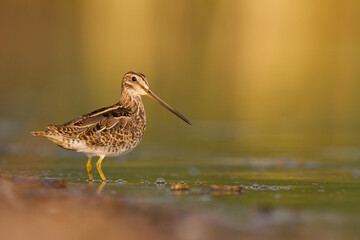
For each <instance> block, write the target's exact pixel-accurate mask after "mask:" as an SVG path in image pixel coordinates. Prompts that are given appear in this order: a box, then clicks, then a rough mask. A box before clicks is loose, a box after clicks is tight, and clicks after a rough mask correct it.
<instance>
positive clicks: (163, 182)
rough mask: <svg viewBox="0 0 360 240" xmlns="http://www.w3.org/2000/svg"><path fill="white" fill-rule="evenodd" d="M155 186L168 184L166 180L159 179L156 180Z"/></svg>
mask: <svg viewBox="0 0 360 240" xmlns="http://www.w3.org/2000/svg"><path fill="white" fill-rule="evenodd" d="M155 184H166V182H165V179H164V178H158V179H156V181H155Z"/></svg>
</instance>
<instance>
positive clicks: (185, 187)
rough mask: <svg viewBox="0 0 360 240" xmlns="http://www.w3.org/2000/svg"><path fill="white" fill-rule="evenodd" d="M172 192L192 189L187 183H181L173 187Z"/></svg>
mask: <svg viewBox="0 0 360 240" xmlns="http://www.w3.org/2000/svg"><path fill="white" fill-rule="evenodd" d="M170 190H172V191H189V190H190V187H189V186H188V185H187V184H186V183H183V182H179V183H178V184H173V185H171V187H170Z"/></svg>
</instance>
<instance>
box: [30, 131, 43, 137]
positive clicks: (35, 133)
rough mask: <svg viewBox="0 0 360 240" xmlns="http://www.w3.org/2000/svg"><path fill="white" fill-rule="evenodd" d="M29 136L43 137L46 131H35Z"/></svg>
mask: <svg viewBox="0 0 360 240" xmlns="http://www.w3.org/2000/svg"><path fill="white" fill-rule="evenodd" d="M31 134H32V135H34V136H45V135H46V131H36V132H31Z"/></svg>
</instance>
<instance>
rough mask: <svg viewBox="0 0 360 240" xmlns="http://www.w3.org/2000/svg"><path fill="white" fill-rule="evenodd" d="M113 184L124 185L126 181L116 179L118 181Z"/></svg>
mask: <svg viewBox="0 0 360 240" xmlns="http://www.w3.org/2000/svg"><path fill="white" fill-rule="evenodd" d="M115 182H117V183H119V184H123V183H126V181H125V180H122V179H118V180H116V181H115Z"/></svg>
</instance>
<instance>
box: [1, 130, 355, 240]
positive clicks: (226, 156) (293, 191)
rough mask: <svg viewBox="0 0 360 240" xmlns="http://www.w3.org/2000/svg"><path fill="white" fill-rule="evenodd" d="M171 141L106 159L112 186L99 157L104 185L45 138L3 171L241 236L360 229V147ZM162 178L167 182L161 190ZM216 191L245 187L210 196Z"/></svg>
mask: <svg viewBox="0 0 360 240" xmlns="http://www.w3.org/2000/svg"><path fill="white" fill-rule="evenodd" d="M169 138H170V139H171V140H172V139H174V141H175V143H173V142H171V141H170V140H169V141H168V142H167V143H161V142H160V143H157V145H155V144H152V143H150V142H148V141H147V140H145V144H144V145H140V147H138V148H137V149H135V150H134V151H133V152H132V153H130V154H129V155H127V156H125V157H121V158H105V160H104V162H103V165H102V169H103V171H104V174H105V176H106V177H107V179H108V182H107V183H106V184H105V185H101V183H100V181H98V179H99V176H98V174H97V173H96V169H95V166H94V165H95V164H94V163H95V161H96V159H93V174H94V177H95V179H97V180H96V181H95V182H94V183H89V182H88V181H87V173H86V171H85V164H86V161H87V159H86V157H85V156H83V155H82V154H78V153H73V152H69V151H65V150H62V149H60V148H57V147H56V146H53V145H52V144H51V143H47V141H46V140H45V139H36V140H35V145H34V144H33V143H32V144H31V145H26V144H14V145H3V149H2V150H3V151H2V152H3V154H2V155H1V157H0V168H1V169H2V173H5V174H12V175H21V176H36V177H42V178H57V179H64V180H66V181H67V182H68V183H69V185H70V187H71V188H75V189H84V188H86V187H88V186H89V184H92V185H91V188H92V189H93V190H94V191H100V190H101V192H100V194H102V195H105V196H114V197H121V198H122V199H125V200H126V201H129V202H141V203H146V204H152V205H154V206H158V207H170V208H173V207H175V208H177V209H184V210H186V211H189V212H193V211H195V212H202V213H206V215H207V217H210V218H211V217H213V218H214V219H217V220H219V219H221V222H223V224H224V225H226V226H227V227H230V228H233V229H238V230H247V231H256V230H258V229H263V228H267V227H270V228H275V229H276V228H279V229H278V230H279V231H284V230H283V227H290V228H291V227H297V228H300V229H308V228H310V229H315V228H319V231H325V232H330V233H334V234H341V236H343V235H347V234H349V236H350V235H352V234H353V233H355V232H356V231H357V228H358V226H360V222H359V218H358V217H359V215H360V205H359V204H358V203H359V200H360V165H359V159H358V153H359V152H360V151H359V149H356V148H336V147H332V148H331V147H327V148H321V149H320V148H310V149H309V148H305V147H304V148H301V149H302V150H301V151H294V150H287V151H282V152H281V151H278V150H277V151H267V150H264V151H262V152H260V151H254V149H256V148H250V149H249V150H248V151H244V150H243V148H242V147H241V149H242V150H241V151H239V150H238V149H237V147H236V146H241V141H234V142H232V143H231V144H227V143H229V141H228V142H226V141H222V142H218V144H216V145H215V144H214V143H212V142H211V141H209V140H208V141H203V142H202V144H201V145H200V147H196V144H197V143H196V142H197V141H199V140H197V139H191V138H190V141H189V142H186V143H178V142H177V141H180V140H176V137H169ZM188 140H189V139H188ZM232 141H233V140H232ZM264 142H266V141H264ZM211 144H214V145H213V146H212V147H209V148H207V147H204V146H206V145H211ZM258 144H259V145H263V144H264V143H261V142H260V141H259V142H258ZM277 144H278V145H279V142H278V143H277ZM162 145H163V146H162ZM215 146H216V147H215ZM234 146H235V147H234ZM274 148H275V147H274ZM278 148H280V147H279V146H278ZM182 149H186V151H183V150H182ZM207 149H208V151H206V150H207ZM284 149H286V147H284ZM304 149H305V151H304ZM291 155H292V156H294V157H290V156H291ZM158 178H163V179H164V180H165V183H164V184H157V183H156V182H157V179H158ZM179 182H184V183H186V184H187V185H188V186H189V187H190V190H189V191H171V190H170V186H171V184H175V183H179ZM209 185H219V186H226V185H228V186H242V187H243V189H242V191H241V192H227V191H209V190H208V186H209ZM352 236H353V235H352Z"/></svg>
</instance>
